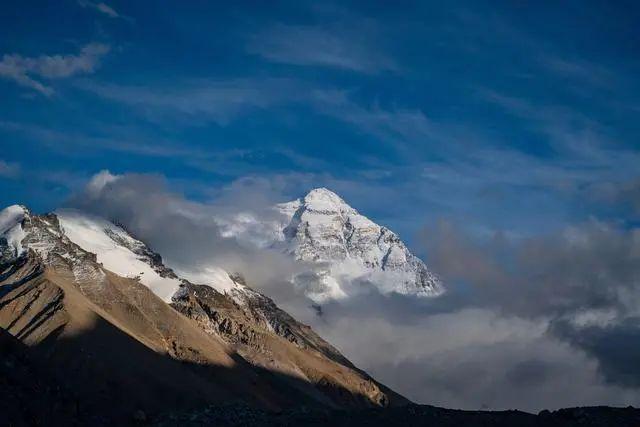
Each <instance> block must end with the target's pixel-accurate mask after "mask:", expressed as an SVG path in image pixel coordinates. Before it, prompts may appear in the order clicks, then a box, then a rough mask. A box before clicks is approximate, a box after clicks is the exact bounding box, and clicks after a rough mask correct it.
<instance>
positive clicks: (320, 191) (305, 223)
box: [221, 188, 444, 303]
mask: <svg viewBox="0 0 640 427" xmlns="http://www.w3.org/2000/svg"><path fill="white" fill-rule="evenodd" d="M274 210H276V211H277V212H278V213H279V214H280V220H279V221H260V220H257V219H253V220H250V219H249V218H248V216H247V214H242V215H239V216H238V217H239V218H242V221H236V222H233V221H226V222H222V223H221V227H222V230H223V233H226V235H229V236H236V237H238V238H239V239H245V240H247V238H246V237H245V235H246V234H252V235H256V234H257V235H258V236H260V237H259V240H258V241H255V242H254V243H256V244H258V245H259V246H262V247H269V248H271V249H276V250H278V251H281V252H283V253H286V254H289V255H290V256H292V257H293V258H294V259H296V260H298V261H301V262H306V263H310V264H311V265H312V266H313V267H312V268H311V269H310V270H309V271H305V272H304V273H302V274H298V275H297V276H296V277H294V278H292V280H293V282H294V283H295V285H296V286H298V287H299V288H300V289H302V290H303V291H304V292H305V294H306V295H307V296H308V297H309V298H311V299H312V300H313V301H315V302H317V303H322V302H324V301H326V300H330V299H341V298H345V297H348V296H349V295H352V294H355V293H358V292H361V291H362V290H363V285H364V284H365V283H366V284H368V285H372V286H374V287H376V288H377V289H378V290H379V291H380V292H382V293H385V294H388V293H399V294H403V295H414V296H419V297H425V296H437V295H440V294H441V293H443V292H444V288H443V286H442V284H441V283H440V280H439V279H438V278H437V277H436V276H435V275H434V274H433V273H432V272H431V271H429V269H428V268H427V267H426V265H425V264H424V263H423V262H422V261H421V260H420V259H418V258H417V257H416V256H414V255H413V254H411V252H410V251H409V250H408V249H407V247H406V246H405V244H404V243H403V242H402V241H401V240H400V238H399V237H398V236H397V235H396V234H395V233H394V232H392V231H391V230H389V229H388V228H386V227H382V226H380V225H378V224H376V223H374V222H373V221H371V220H370V219H369V218H367V217H365V216H364V215H361V214H360V213H358V211H356V210H355V209H353V208H352V207H351V206H349V205H348V204H347V203H346V202H345V201H344V200H343V199H342V198H340V197H339V196H338V195H337V194H335V193H333V192H332V191H330V190H328V189H326V188H316V189H314V190H311V191H310V192H309V193H308V194H307V195H306V196H304V197H302V198H300V199H297V200H294V201H291V202H288V203H283V204H279V205H277V206H275V207H274ZM256 230H258V231H259V232H258V233H256ZM265 236H274V238H273V239H272V240H271V241H268V242H266V243H263V241H264V237H265Z"/></svg>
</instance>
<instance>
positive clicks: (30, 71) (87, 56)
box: [0, 43, 110, 96]
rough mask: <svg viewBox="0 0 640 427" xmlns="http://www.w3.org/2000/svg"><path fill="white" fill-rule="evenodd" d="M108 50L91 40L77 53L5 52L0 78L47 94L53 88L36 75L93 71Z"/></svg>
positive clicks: (64, 75) (50, 77)
mask: <svg viewBox="0 0 640 427" xmlns="http://www.w3.org/2000/svg"><path fill="white" fill-rule="evenodd" d="M109 50H110V47H109V46H108V45H105V44H102V43H90V44H88V45H86V46H84V47H83V48H82V49H81V50H80V52H79V53H78V54H66V55H40V56H38V57H25V56H22V55H19V54H9V55H4V56H3V57H2V60H1V61H0V78H4V79H7V80H12V81H14V82H15V83H17V84H19V85H21V86H24V87H27V88H30V89H33V90H35V91H37V92H40V93H41V94H43V95H46V96H50V95H52V94H53V93H54V90H53V88H52V87H50V86H47V85H46V84H44V83H42V82H41V81H40V80H37V79H36V77H40V78H43V79H47V80H55V79H64V78H67V77H71V76H74V75H78V74H90V73H93V72H94V71H95V70H96V69H97V68H98V66H99V65H100V60H101V59H102V57H103V56H104V55H106V54H107V53H108V52H109Z"/></svg>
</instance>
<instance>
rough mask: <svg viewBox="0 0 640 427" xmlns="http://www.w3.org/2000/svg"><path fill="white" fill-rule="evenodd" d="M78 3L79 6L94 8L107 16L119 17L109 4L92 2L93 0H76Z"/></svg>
mask: <svg viewBox="0 0 640 427" xmlns="http://www.w3.org/2000/svg"><path fill="white" fill-rule="evenodd" d="M78 5H80V7H83V8H91V9H94V10H96V11H98V12H100V13H102V14H104V15H107V16H108V17H109V18H120V17H121V16H120V14H119V13H118V12H116V10H115V9H114V8H112V7H111V6H109V5H108V4H106V3H103V2H98V3H94V2H90V1H85V0H78Z"/></svg>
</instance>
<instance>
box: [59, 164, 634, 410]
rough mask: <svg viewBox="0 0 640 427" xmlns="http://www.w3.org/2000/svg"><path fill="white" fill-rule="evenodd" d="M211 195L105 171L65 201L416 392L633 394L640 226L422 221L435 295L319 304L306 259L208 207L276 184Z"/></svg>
mask: <svg viewBox="0 0 640 427" xmlns="http://www.w3.org/2000/svg"><path fill="white" fill-rule="evenodd" d="M215 194H216V197H215V198H214V199H212V200H208V201H198V202H196V201H191V200H188V199H186V198H185V197H183V196H182V195H180V194H178V193H176V192H174V191H172V190H171V189H170V183H168V182H166V181H165V180H164V178H162V177H161V176H150V175H136V174H125V175H112V174H110V173H108V172H106V171H104V172H101V173H100V174H98V175H96V176H94V178H93V179H92V180H91V182H90V183H89V184H88V185H87V187H86V189H85V190H84V191H83V192H82V193H81V194H78V195H76V196H75V197H74V198H72V199H71V200H70V201H69V204H70V205H72V206H75V207H79V208H82V209H85V210H89V211H91V212H93V213H97V214H100V215H103V216H105V217H107V218H109V219H111V220H114V221H117V222H119V223H121V224H123V225H124V226H125V227H126V228H127V229H128V230H130V231H131V232H132V233H133V234H134V235H136V236H137V237H139V238H141V239H142V240H144V241H146V242H147V243H148V244H149V245H150V246H151V247H152V248H153V249H154V250H156V251H158V252H160V253H161V254H162V255H163V257H164V258H165V260H166V262H167V263H168V264H169V265H171V266H174V267H177V268H197V267H198V266H199V265H200V266H201V265H207V264H211V263H214V264H216V265H220V266H223V267H224V268H226V269H227V270H229V271H239V272H241V273H243V274H245V276H246V277H247V279H248V281H249V283H250V285H252V286H253V287H255V288H257V289H258V290H260V291H262V292H264V293H266V294H267V295H269V296H271V297H273V298H274V299H275V300H276V301H277V302H278V303H279V304H280V305H281V307H282V308H284V309H285V310H287V311H289V312H291V313H292V314H293V315H294V316H296V317H297V318H298V319H299V320H301V321H303V322H305V323H308V324H311V325H312V326H313V327H314V329H315V330H317V331H318V332H319V333H320V334H321V335H322V336H323V337H325V338H326V339H328V340H329V341H330V342H332V343H333V344H335V345H336V346H337V347H338V348H339V349H340V350H341V351H342V352H343V353H344V354H345V355H346V356H347V357H348V358H350V359H351V360H352V361H353V362H354V363H356V364H357V365H358V366H359V367H361V368H363V369H365V370H366V371H368V372H369V373H370V374H372V375H373V376H374V377H376V378H377V379H379V380H380V381H382V382H384V383H386V384H387V385H389V386H391V387H392V388H394V389H396V390H398V391H399V392H401V393H403V394H405V395H406V396H407V397H409V398H411V399H413V400H415V401H417V402H420V403H428V404H435V405H442V406H448V407H457V408H466V409H478V408H491V409H506V408H519V409H524V410H531V411H538V410H540V409H543V408H558V407H564V406H578V405H596V404H609V405H618V406H622V405H628V404H635V405H638V404H640V398H639V397H638V396H639V393H638V387H639V386H640V370H639V369H638V368H637V363H636V361H637V360H638V357H639V356H640V354H639V353H638V351H637V348H640V346H639V344H640V341H639V339H640V332H639V331H640V329H639V328H638V326H640V229H637V228H628V227H626V228H625V227H620V226H619V225H615V224H607V223H601V222H598V221H595V220H593V221H591V222H587V223H584V224H576V225H575V226H572V227H569V228H567V229H565V230H563V231H562V232H559V233H556V234H553V235H544V236H534V237H528V238H514V237H511V236H507V235H505V234H500V233H497V234H494V235H491V236H486V235H485V236H481V237H478V235H477V234H472V233H468V232H466V231H465V228H464V227H463V226H460V225H457V224H453V223H448V222H441V223H439V224H435V225H433V226H431V227H427V228H425V230H424V231H423V233H422V234H421V239H420V242H421V244H422V245H423V246H424V248H425V250H426V251H427V253H428V254H429V259H427V264H428V265H429V266H430V268H432V269H433V270H434V271H436V272H437V273H438V274H440V275H441V276H442V277H443V278H444V280H445V283H446V284H447V286H448V292H447V293H446V294H445V295H444V296H442V297H439V298H435V299H414V298H409V297H404V296H400V295H390V296H383V295H380V294H378V293H376V291H375V289H374V288H371V289H366V291H363V292H361V293H358V294H357V295H355V296H354V297H352V298H350V299H347V300H342V301H338V302H332V303H327V304H325V305H324V306H323V308H322V315H320V316H319V315H318V314H317V313H316V312H315V311H314V310H312V309H311V308H310V302H309V301H308V300H306V299H305V298H304V296H303V295H301V294H299V293H297V291H296V288H295V287H294V286H293V285H292V284H291V283H289V282H288V280H287V279H288V278H289V277H291V275H292V274H294V273H295V272H297V271H300V268H301V266H299V265H296V264H295V263H293V262H292V261H291V260H290V259H289V258H287V257H285V256H283V255H281V254H277V253H273V252H270V251H264V250H258V249H256V248H255V247H251V246H250V245H247V242H244V241H236V240H233V239H228V238H224V237H223V236H222V234H221V232H220V228H219V225H218V223H217V222H216V220H215V219H214V218H216V217H220V216H221V215H227V214H230V213H233V212H240V211H244V212H246V211H251V210H253V213H254V214H255V215H257V216H259V215H266V214H267V212H268V209H267V208H268V207H269V206H271V205H272V204H273V203H276V202H281V201H284V200H285V199H284V196H283V194H282V188H281V187H279V186H278V185H277V184H276V185H271V184H270V183H269V182H268V181H266V180H260V179H245V180H240V181H238V182H236V183H234V184H233V185H231V186H229V187H226V188H224V189H222V190H220V191H218V192H216V193H215ZM625 194H627V193H625ZM628 194H632V195H633V194H634V193H633V192H631V193H628ZM620 197H622V196H620ZM629 197H634V196H629ZM625 203H630V201H628V200H626V201H625Z"/></svg>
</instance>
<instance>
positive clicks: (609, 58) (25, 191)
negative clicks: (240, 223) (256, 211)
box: [0, 0, 640, 242]
mask: <svg viewBox="0 0 640 427" xmlns="http://www.w3.org/2000/svg"><path fill="white" fill-rule="evenodd" d="M227 3H228V4H227ZM609 3H610V2H583V1H581V2H563V4H562V6H558V5H557V3H556V2H493V3H492V2H478V1H473V2H457V4H456V5H455V6H451V5H449V6H446V7H445V6H444V5H443V4H442V3H440V2H433V3H431V2H375V3H374V2H362V3H360V2H353V3H348V4H347V3H344V4H338V3H329V2H322V3H304V2H297V1H296V2H278V3H271V2H269V3H267V2H225V3H222V2H220V3H217V2H205V1H202V2H150V1H149V2H143V1H140V2H123V1H122V2H121V1H111V0H109V1H107V2H106V3H101V2H98V1H96V2H91V1H85V0H81V1H74V0H68V1H60V2H47V3H45V2H5V3H4V4H3V13H2V14H1V15H0V58H1V61H0V93H1V94H2V102H1V103H0V144H1V145H0V147H1V156H0V188H1V189H2V191H1V192H0V203H1V204H2V205H8V204H12V203H23V204H26V205H28V206H30V207H31V208H32V209H34V210H36V211H46V210H50V209H53V208H55V207H56V206H58V205H60V204H61V203H63V202H64V200H65V199H67V197H69V195H70V194H72V193H73V192H74V191H77V190H78V189H79V188H80V187H82V186H83V185H84V184H85V183H86V181H87V180H88V179H89V178H90V177H91V176H92V175H93V174H95V173H97V172H99V171H100V170H103V169H109V170H110V171H111V172H112V173H127V172H130V173H131V172H133V173H153V174H160V175H163V176H165V177H166V178H167V181H168V183H169V185H170V186H171V187H172V188H173V189H174V190H176V191H178V192H182V193H184V194H185V195H186V197H188V198H191V199H194V200H201V201H209V200H215V198H216V196H217V195H218V194H219V192H220V189H221V188H223V187H225V186H229V185H240V186H242V185H247V186H253V187H257V188H267V187H268V188H269V191H271V192H272V193H273V194H278V195H279V197H280V198H282V199H283V201H284V200H286V199H287V198H293V197H297V196H299V195H301V194H303V193H304V192H305V191H307V190H309V189H311V188H313V187H317V186H327V187H329V188H331V189H333V190H334V191H336V192H337V193H339V194H340V195H342V196H343V197H344V198H345V199H346V200H347V201H349V202H350V203H351V204H352V205H353V206H354V207H356V208H358V209H359V210H361V211H362V212H363V213H365V214H367V215H368V216H370V217H372V218H373V219H375V220H377V221H379V222H381V223H384V224H386V225H388V226H390V227H391V228H392V229H394V230H397V231H398V232H399V233H400V234H401V235H402V236H403V237H405V238H406V239H407V240H409V241H410V242H411V240H412V239H413V236H414V235H415V234H416V233H417V232H418V231H419V230H420V229H421V228H422V227H423V226H425V225H428V224H432V223H434V222H435V221H437V220H439V219H447V220H450V221H453V222H456V223H460V224H464V225H465V226H466V227H468V228H469V229H470V230H474V231H475V232H477V233H478V234H479V235H482V234H483V233H486V232H492V231H496V230H502V231H505V232H507V233H511V234H512V235H514V236H521V235H531V234H536V233H544V232H553V231H554V230H558V229H561V228H563V227H565V226H567V225H570V224H575V223H582V222H585V221H592V220H594V219H595V220H600V221H608V222H614V223H617V224H620V225H622V226H623V227H630V226H632V225H633V224H637V222H638V218H639V215H638V214H639V210H638V209H639V208H638V198H637V195H638V194H639V193H638V186H639V184H638V183H639V182H640V181H639V179H640V176H639V175H640V166H639V165H640V140H639V138H638V137H639V136H640V122H639V121H638V120H637V117H638V116H639V114H640V99H639V98H640V82H639V79H638V78H637V76H638V75H639V74H640V59H639V58H640V55H639V54H640V30H638V28H639V27H638V24H639V23H640V19H639V18H640V9H639V8H638V7H637V6H636V5H634V3H633V2H616V3H617V5H615V6H614V5H613V4H609ZM234 183H235V184H234ZM265 191H267V190H265Z"/></svg>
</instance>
